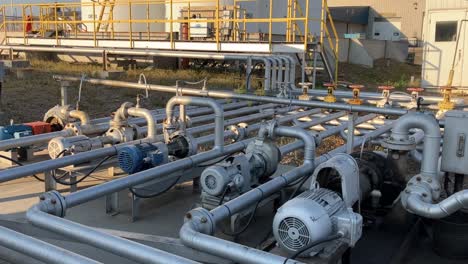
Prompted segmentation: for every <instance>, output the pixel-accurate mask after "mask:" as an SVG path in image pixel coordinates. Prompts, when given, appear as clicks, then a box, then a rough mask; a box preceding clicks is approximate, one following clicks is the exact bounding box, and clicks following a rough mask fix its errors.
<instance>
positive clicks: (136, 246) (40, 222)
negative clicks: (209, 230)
mask: <svg viewBox="0 0 468 264" xmlns="http://www.w3.org/2000/svg"><path fill="white" fill-rule="evenodd" d="M26 217H27V219H28V220H29V221H30V222H31V223H32V224H33V225H34V226H37V227H40V228H44V229H46V230H49V231H52V232H54V233H57V234H62V235H65V236H67V237H70V238H72V239H76V240H78V241H80V242H82V243H84V244H86V245H92V246H95V247H97V248H100V249H103V250H105V251H108V252H110V253H113V254H116V255H117V256H122V257H124V258H127V259H130V260H134V261H137V262H139V263H144V264H148V263H152V264H167V263H174V264H195V263H198V262H196V261H192V260H189V259H186V258H182V257H179V256H177V255H174V254H170V253H168V252H165V251H162V250H159V249H156V248H152V247H149V246H146V245H143V244H140V243H137V242H133V241H130V240H127V239H123V238H120V237H116V236H112V235H109V234H106V233H104V232H102V231H98V230H96V229H92V228H89V227H87V226H84V225H81V224H78V223H74V222H72V221H69V220H65V219H62V218H59V217H56V216H53V215H50V214H47V213H44V212H42V211H41V210H40V207H39V205H36V206H34V207H32V208H31V209H29V210H28V211H27V213H26ZM39 250H41V249H39ZM41 251H44V252H49V250H44V249H42V250H41ZM50 252H51V254H54V253H55V252H54V251H53V250H51V251H50ZM50 252H49V253H50ZM54 257H55V259H56V261H55V262H54V263H66V262H62V259H61V256H59V255H56V256H54ZM47 263H52V262H47ZM74 263H77V264H78V263H87V262H74ZM90 263H91V262H90ZM92 263H96V262H92Z"/></svg>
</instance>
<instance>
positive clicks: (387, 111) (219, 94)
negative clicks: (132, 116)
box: [55, 76, 408, 116]
mask: <svg viewBox="0 0 468 264" xmlns="http://www.w3.org/2000/svg"><path fill="white" fill-rule="evenodd" d="M55 78H56V79H58V80H64V81H80V80H81V78H80V77H70V76H55ZM84 81H86V82H88V83H91V84H97V85H107V86H113V87H125V88H132V89H149V90H152V91H159V92H166V93H180V94H182V95H192V96H201V97H212V98H223V99H239V100H247V101H255V102H264V103H274V104H283V105H295V106H303V107H319V108H324V109H335V110H345V111H348V112H370V113H376V114H383V115H398V116H401V115H405V114H407V113H408V110H404V109H397V108H379V107H372V106H362V105H349V104H339V103H325V102H319V101H302V100H295V99H285V98H276V97H268V96H256V95H248V94H236V93H233V92H229V91H213V90H211V91H202V90H198V89H191V88H183V87H178V88H176V87H170V86H163V85H142V84H138V83H131V82H122V81H112V80H101V79H85V80H84Z"/></svg>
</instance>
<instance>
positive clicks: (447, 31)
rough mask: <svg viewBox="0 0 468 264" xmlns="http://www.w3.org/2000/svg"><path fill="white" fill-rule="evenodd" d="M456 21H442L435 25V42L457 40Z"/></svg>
mask: <svg viewBox="0 0 468 264" xmlns="http://www.w3.org/2000/svg"><path fill="white" fill-rule="evenodd" d="M457 30H458V21H443V22H437V23H436V31H435V41H436V42H447V41H456V40H457Z"/></svg>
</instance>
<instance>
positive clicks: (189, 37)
mask: <svg viewBox="0 0 468 264" xmlns="http://www.w3.org/2000/svg"><path fill="white" fill-rule="evenodd" d="M191 9H192V7H191V5H190V1H189V2H188V14H187V16H188V25H187V35H188V40H190V39H191V35H190V27H191V26H190V25H191V24H190V19H192V10H191Z"/></svg>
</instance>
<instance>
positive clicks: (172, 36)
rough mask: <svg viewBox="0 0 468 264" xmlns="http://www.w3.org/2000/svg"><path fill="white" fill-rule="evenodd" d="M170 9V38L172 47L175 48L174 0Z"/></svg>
mask: <svg viewBox="0 0 468 264" xmlns="http://www.w3.org/2000/svg"><path fill="white" fill-rule="evenodd" d="M170 11H171V13H170V22H171V25H170V30H169V31H170V32H169V34H170V35H169V38H170V40H171V48H172V49H175V45H174V22H173V20H174V15H173V14H172V12H173V2H172V0H171V8H170Z"/></svg>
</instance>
